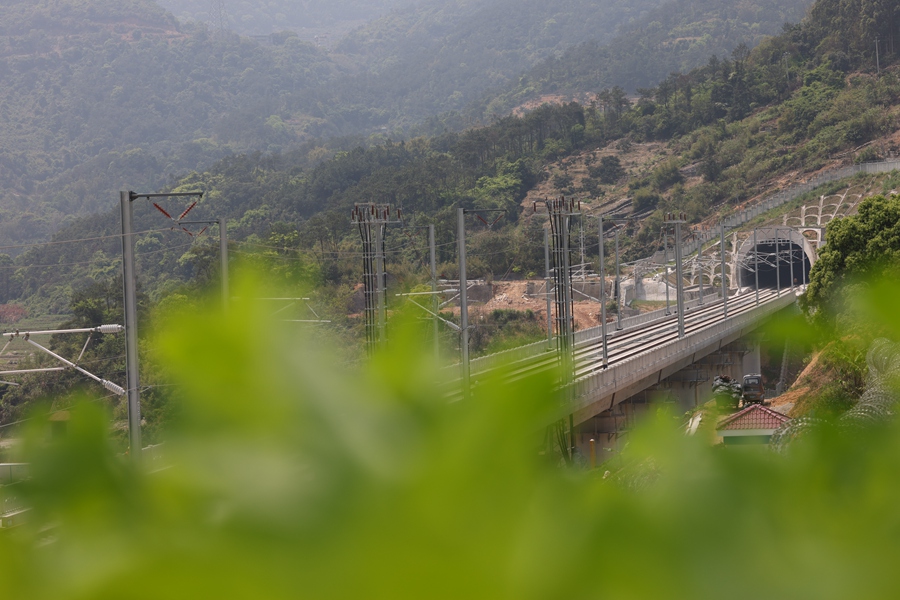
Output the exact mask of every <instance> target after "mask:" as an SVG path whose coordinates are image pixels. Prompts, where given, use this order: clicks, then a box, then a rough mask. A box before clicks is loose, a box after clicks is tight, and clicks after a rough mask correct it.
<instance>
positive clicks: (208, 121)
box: [0, 0, 339, 242]
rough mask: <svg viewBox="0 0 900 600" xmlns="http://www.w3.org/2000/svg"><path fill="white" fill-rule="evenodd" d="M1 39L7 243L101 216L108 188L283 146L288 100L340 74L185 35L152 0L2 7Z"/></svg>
mask: <svg viewBox="0 0 900 600" xmlns="http://www.w3.org/2000/svg"><path fill="white" fill-rule="evenodd" d="M0 30H2V33H3V36H2V38H0V78H2V83H3V85H2V86H0V132H2V137H3V140H4V143H3V145H2V147H0V189H2V191H0V202H2V213H0V223H2V224H0V236H2V237H3V239H4V240H6V241H7V242H14V241H21V240H28V239H34V238H37V237H43V236H46V235H48V234H49V233H51V232H52V231H54V230H55V229H56V228H57V226H58V225H59V223H60V221H61V220H62V219H64V218H65V217H66V216H67V215H74V214H85V213H87V212H93V211H97V210H102V209H103V208H104V207H105V206H109V203H110V202H112V201H114V197H113V196H111V193H113V192H114V190H116V189H117V188H120V187H123V186H126V187H135V188H140V189H156V188H158V187H159V186H161V185H163V184H164V183H165V182H166V180H167V178H169V177H173V176H176V175H180V174H183V173H185V172H187V171H190V170H191V169H196V168H202V167H204V166H207V165H210V164H212V163H213V162H214V161H216V160H218V159H220V158H222V157H223V156H225V155H227V154H229V153H231V152H234V151H244V150H250V149H263V150H277V149H279V148H281V147H283V146H284V145H288V144H290V143H294V142H295V141H296V136H295V135H293V134H292V133H291V126H290V125H288V124H286V123H285V122H284V121H282V119H281V117H280V116H279V115H281V114H283V112H284V108H285V97H286V96H287V95H288V94H291V93H293V92H294V91H295V90H297V89H299V88H304V87H311V86H316V85H319V84H321V83H322V82H323V81H325V80H327V79H328V78H330V77H331V76H332V75H333V73H334V72H336V71H337V70H339V69H338V67H336V66H335V65H334V63H332V62H331V61H330V60H329V59H327V58H326V57H325V56H323V55H322V54H321V53H320V52H319V51H318V50H317V49H315V48H314V47H312V46H310V45H308V44H305V43H301V42H299V40H297V39H296V38H289V37H288V38H283V39H281V40H280V43H279V45H277V46H275V47H273V48H261V47H260V46H259V45H258V44H256V43H255V42H252V41H249V40H247V39H241V38H238V37H237V36H235V35H227V36H211V35H209V34H208V33H207V32H206V30H205V29H184V28H182V27H181V26H180V25H179V24H178V23H177V22H176V21H174V20H173V19H172V18H171V17H170V16H167V15H165V14H164V13H163V11H162V10H160V9H159V7H158V6H157V5H155V4H154V3H153V2H151V1H150V0H139V1H135V2H130V3H120V2H104V1H100V0H93V1H91V2H76V1H72V0H68V1H67V0H58V1H55V2H45V3H39V4H32V3H31V2H19V3H4V4H3V5H2V6H0ZM298 127H300V126H299V125H298ZM312 129H313V133H316V131H315V128H314V127H313V128H312Z"/></svg>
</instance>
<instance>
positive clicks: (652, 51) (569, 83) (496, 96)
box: [481, 0, 811, 115]
mask: <svg viewBox="0 0 900 600" xmlns="http://www.w3.org/2000/svg"><path fill="white" fill-rule="evenodd" d="M810 4H811V2H810V1H809V0H790V1H787V2H785V1H779V0H741V1H740V2H733V3H731V2H728V3H723V2H720V1H719V0H674V1H672V2H667V3H665V4H663V5H662V6H660V7H659V8H657V9H655V10H654V11H652V12H651V13H650V14H648V15H647V16H646V17H645V18H642V19H640V20H638V21H635V22H631V23H628V24H626V25H624V26H623V27H622V30H621V31H620V32H619V35H617V36H616V38H615V39H614V40H613V41H612V42H611V43H608V44H606V43H600V42H598V40H595V39H592V40H589V41H585V42H583V43H580V44H577V45H574V46H572V47H570V48H568V49H566V50H565V52H562V53H561V54H559V55H554V56H551V57H549V58H547V59H545V60H544V61H542V62H541V63H539V64H537V65H535V66H534V67H533V68H531V69H530V70H528V71H527V72H526V73H525V74H523V75H522V76H521V77H520V78H518V80H517V81H515V82H513V85H511V86H510V87H509V88H508V89H507V90H505V91H503V92H501V93H498V92H497V91H492V93H490V94H488V96H487V97H486V99H485V101H484V102H483V104H482V107H483V108H482V109H481V110H484V111H485V112H486V113H487V114H489V115H493V114H504V113H506V112H508V111H509V110H510V109H511V108H513V107H515V106H518V105H519V104H521V103H523V102H526V101H529V100H533V99H534V98H540V97H542V96H544V95H547V94H563V95H568V96H574V97H577V96H579V95H580V94H583V93H584V92H586V91H590V90H596V89H602V88H608V87H613V86H616V85H618V86H620V87H623V88H625V89H626V90H628V91H629V92H631V93H634V92H635V91H636V90H638V89H639V88H650V87H654V86H656V84H657V83H659V82H660V81H662V80H663V79H665V78H666V77H667V76H668V75H669V74H671V73H673V72H687V71H689V70H691V69H693V68H695V67H698V66H700V65H703V64H704V63H706V62H707V60H708V59H709V58H710V57H711V56H713V55H717V56H719V57H724V56H728V55H729V54H730V53H731V52H732V51H733V50H734V49H735V48H737V47H738V46H740V45H742V44H743V45H746V46H748V47H751V48H752V47H754V46H756V45H757V44H759V42H760V41H762V39H764V38H765V37H767V36H772V35H776V34H777V33H780V32H781V30H782V28H783V26H784V25H785V24H790V23H798V22H799V21H800V20H801V19H802V18H803V17H804V16H805V14H806V11H807V9H808V8H809V6H810Z"/></svg>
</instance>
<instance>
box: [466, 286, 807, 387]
mask: <svg viewBox="0 0 900 600" xmlns="http://www.w3.org/2000/svg"><path fill="white" fill-rule="evenodd" d="M783 293H792V292H791V291H790V290H785V291H783ZM776 297H777V292H776V291H775V290H760V293H759V302H760V305H763V304H765V303H766V302H768V301H770V300H774V299H775V298H776ZM754 308H756V296H755V294H744V295H742V296H735V297H731V298H729V299H728V317H729V318H732V317H736V316H739V315H741V314H744V313H746V312H748V311H751V310H753V309H754ZM723 320H724V318H723V316H722V300H716V301H713V302H710V303H708V304H704V305H703V306H695V307H693V308H691V309H688V310H687V311H685V314H684V333H685V336H688V335H691V334H693V333H696V332H698V331H701V330H702V329H704V328H706V327H710V326H712V325H715V324H717V323H720V322H722V321H723ZM677 339H678V315H677V314H675V313H674V312H673V314H672V315H669V316H666V317H663V318H661V319H658V320H656V321H652V322H649V323H644V324H642V325H638V326H635V327H633V328H630V329H625V330H621V331H608V332H607V357H608V363H607V365H606V366H604V365H603V339H602V337H600V336H598V337H596V338H592V339H590V340H586V341H583V342H580V343H579V344H577V345H576V346H575V349H574V353H573V354H574V357H573V358H574V360H573V369H574V376H575V379H579V378H581V377H585V376H588V375H591V374H592V373H595V372H597V371H599V370H602V369H605V368H609V367H612V366H615V365H616V364H619V363H622V362H624V361H627V360H628V359H630V358H632V357H634V356H637V355H639V354H641V353H643V352H645V351H647V350H649V349H652V348H655V347H658V346H661V345H664V344H667V343H669V342H673V341H676V340H677ZM558 365H559V356H558V354H557V353H556V352H547V353H544V354H541V355H538V356H533V357H529V358H525V359H520V360H518V361H515V362H513V363H510V364H509V365H506V367H505V368H503V375H502V377H503V379H504V381H509V382H512V381H516V380H519V379H523V378H527V377H531V376H534V375H536V374H539V373H543V372H546V371H548V370H552V369H556V368H557V367H558ZM487 373H490V371H487V372H486V373H481V374H479V375H478V376H476V377H474V378H473V384H476V385H477V378H478V377H483V376H484V375H485V374H487Z"/></svg>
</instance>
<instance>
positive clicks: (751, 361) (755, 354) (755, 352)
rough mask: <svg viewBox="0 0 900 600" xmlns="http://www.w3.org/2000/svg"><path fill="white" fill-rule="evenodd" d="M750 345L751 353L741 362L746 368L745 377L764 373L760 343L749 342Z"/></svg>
mask: <svg viewBox="0 0 900 600" xmlns="http://www.w3.org/2000/svg"><path fill="white" fill-rule="evenodd" d="M749 343H750V352H748V353H747V354H745V355H744V358H743V359H742V361H741V363H742V364H743V367H744V375H746V374H748V373H760V372H762V361H761V359H760V356H759V342H757V341H755V340H753V341H749Z"/></svg>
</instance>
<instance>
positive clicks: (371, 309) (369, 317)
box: [350, 203, 400, 356]
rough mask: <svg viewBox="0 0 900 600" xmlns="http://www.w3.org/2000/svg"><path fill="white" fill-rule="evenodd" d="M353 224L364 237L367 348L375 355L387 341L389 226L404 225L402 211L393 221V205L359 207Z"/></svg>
mask: <svg viewBox="0 0 900 600" xmlns="http://www.w3.org/2000/svg"><path fill="white" fill-rule="evenodd" d="M350 222H351V223H352V224H354V225H356V226H357V227H358V228H359V235H360V237H361V238H362V245H363V253H362V256H363V297H364V299H365V311H364V312H365V320H366V346H367V348H368V351H369V355H370V356H371V355H372V354H373V353H374V352H375V349H376V348H377V347H378V346H380V345H383V344H384V342H385V340H386V336H385V327H386V322H387V308H386V303H385V289H386V287H387V286H386V285H385V272H384V241H385V228H386V227H387V225H388V224H389V223H399V222H400V211H397V219H396V220H391V207H390V205H389V204H375V203H367V204H356V205H355V206H354V207H353V210H352V211H351V213H350Z"/></svg>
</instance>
